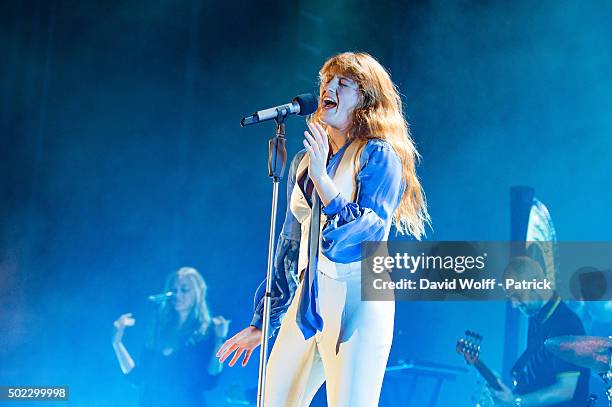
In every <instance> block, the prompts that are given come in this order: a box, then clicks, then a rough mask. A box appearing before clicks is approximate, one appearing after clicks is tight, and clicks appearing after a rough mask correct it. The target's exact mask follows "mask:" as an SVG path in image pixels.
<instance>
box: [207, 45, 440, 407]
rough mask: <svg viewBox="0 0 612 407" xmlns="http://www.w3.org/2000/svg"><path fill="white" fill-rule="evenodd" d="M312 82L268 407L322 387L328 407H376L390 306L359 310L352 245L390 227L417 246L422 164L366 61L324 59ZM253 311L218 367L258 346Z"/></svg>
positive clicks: (283, 264) (425, 218)
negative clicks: (315, 100)
mask: <svg viewBox="0 0 612 407" xmlns="http://www.w3.org/2000/svg"><path fill="white" fill-rule="evenodd" d="M319 77H320V97H319V106H318V109H317V111H316V112H315V114H314V117H313V119H312V120H311V121H309V122H308V128H309V130H310V131H309V132H308V131H307V132H304V136H305V140H304V147H305V150H303V151H301V152H299V153H298V154H297V155H296V157H295V158H294V159H293V161H292V164H291V169H290V173H289V179H288V194H287V195H288V205H287V207H288V211H287V215H286V217H285V223H284V225H283V231H282V233H281V236H280V238H279V241H278V244H277V253H276V259H275V270H274V272H275V275H274V281H273V293H272V295H273V296H272V315H271V326H272V327H273V328H275V327H277V326H278V325H279V324H280V331H279V333H278V338H277V339H276V343H275V345H274V347H273V349H272V352H271V355H270V360H269V363H268V368H267V372H266V392H265V405H266V406H267V407H268V406H271V407H276V406H279V407H280V406H283V407H284V406H307V405H309V403H310V401H311V399H312V397H313V396H314V394H315V393H316V391H317V389H318V388H319V387H320V386H321V384H322V383H323V382H324V381H325V382H326V388H327V399H328V404H329V405H330V406H334V407H338V406H350V407H355V406H364V407H372V406H376V405H378V399H379V395H380V389H381V386H382V380H383V376H384V373H385V367H386V363H387V358H388V356H389V349H390V347H391V342H392V339H393V317H394V312H395V304H394V302H392V301H384V302H383V301H381V302H366V301H361V297H360V294H361V288H360V279H361V277H360V273H361V268H360V260H361V247H360V244H361V243H362V242H365V241H383V240H386V239H387V238H388V236H389V231H390V228H391V224H392V223H393V224H394V225H395V227H396V229H397V230H398V231H399V232H402V233H409V234H411V235H412V236H413V237H415V238H417V239H420V238H421V236H423V235H424V233H425V224H426V223H428V222H429V215H428V213H427V205H426V202H425V197H424V193H423V191H422V188H421V184H420V183H419V180H418V178H417V176H416V171H415V165H416V162H417V160H418V159H419V155H418V152H417V150H416V148H415V146H414V143H413V141H412V139H411V137H410V132H409V130H408V124H407V123H406V120H405V119H404V116H403V114H402V104H401V99H400V96H399V93H398V91H397V88H396V87H395V85H394V84H393V82H392V81H391V78H390V76H389V74H388V73H387V71H386V70H385V69H384V68H383V67H382V66H381V65H380V64H379V63H378V62H377V61H376V60H375V59H374V58H373V57H372V56H370V55H368V54H365V53H352V52H347V53H342V54H339V55H336V56H334V57H332V58H330V59H329V60H327V61H326V62H325V64H324V65H323V67H322V68H321V71H320V72H319ZM319 200H320V203H321V204H322V210H319V207H318V205H319ZM319 212H320V224H319V225H313V228H312V230H311V227H310V226H311V218H313V219H315V220H316V219H317V218H318V213H319ZM317 228H320V229H319V230H320V240H319V239H316V241H315V238H314V237H311V235H312V232H313V231H314V232H315V233H314V236H315V237H316V236H317V233H316V232H317V230H316V229H317ZM310 240H312V241H310ZM310 253H316V255H314V256H312V255H310ZM311 257H313V258H311ZM313 262H314V263H313ZM296 263H297V267H296ZM313 264H314V266H313ZM310 270H313V272H312V273H311V272H310ZM296 290H297V292H298V294H297V295H295V296H294V295H293V294H294V292H296ZM261 310H262V302H261V301H260V303H259V305H258V306H257V308H256V313H255V316H254V318H253V321H252V323H251V326H249V327H248V328H246V329H244V330H242V331H241V332H239V333H238V334H236V335H235V336H234V337H232V338H231V339H229V340H228V341H226V343H225V344H224V345H223V346H222V347H221V349H220V350H219V352H217V356H219V357H220V361H221V362H223V361H224V360H225V359H226V358H227V357H229V356H230V355H231V354H232V353H234V352H235V354H234V356H233V358H232V359H231V361H230V366H232V365H233V364H234V363H235V362H236V361H237V360H238V359H239V358H240V356H241V355H242V354H243V353H245V352H246V353H245V356H244V359H243V362H242V364H243V365H245V364H246V363H247V362H248V359H249V358H250V356H251V353H252V352H253V350H254V349H255V348H256V347H257V345H259V342H260V339H261V330H260V325H261ZM285 313H286V315H285V316H284V318H283V314H285ZM281 320H282V323H281Z"/></svg>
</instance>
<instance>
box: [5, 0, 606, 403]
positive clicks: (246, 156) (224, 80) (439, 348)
mask: <svg viewBox="0 0 612 407" xmlns="http://www.w3.org/2000/svg"><path fill="white" fill-rule="evenodd" d="M301 3H303V4H298V2H296V3H295V4H294V3H293V2H252V3H239V2H211V1H205V0H185V1H179V2H177V1H169V0H155V1H142V0H129V1H86V2H79V1H68V0H55V1H14V2H10V3H9V2H3V4H2V5H1V6H0V197H1V198H0V278H1V282H0V327H1V328H0V329H1V331H2V332H1V333H0V358H1V362H0V366H1V370H0V384H11V385H12V384H67V385H69V386H70V387H71V398H72V402H71V405H79V406H80V405H83V406H106V405H111V404H113V405H115V406H120V405H131V403H133V402H134V400H135V399H136V392H135V391H134V390H133V389H132V388H131V387H129V385H127V383H126V382H125V381H124V380H123V378H122V377H121V374H120V372H119V368H118V366H117V364H116V361H115V359H114V355H113V353H112V348H111V346H110V337H111V332H112V321H113V320H114V319H115V318H116V317H117V316H118V315H119V314H121V313H123V312H128V311H132V312H134V313H135V315H136V317H137V319H138V323H137V327H135V328H133V329H132V330H131V331H129V332H128V333H127V334H126V343H127V346H128V348H129V349H130V350H131V351H132V352H133V353H134V354H135V355H137V354H138V350H139V349H140V346H141V345H142V340H143V338H144V331H145V329H144V328H145V326H146V321H147V319H148V315H149V314H150V309H149V308H148V307H149V306H148V305H147V304H146V303H145V300H144V298H145V297H146V296H147V295H148V294H151V293H154V292H158V291H160V290H161V289H162V285H163V279H164V277H165V275H167V274H168V273H169V272H171V271H173V270H175V269H176V268H178V267H180V266H183V265H191V266H194V267H196V268H198V269H199V270H200V271H201V272H202V274H203V275H204V277H205V279H206V280H207V282H208V285H209V303H210V305H211V307H212V308H213V310H214V313H215V314H223V315H224V316H226V317H227V318H230V319H231V320H232V326H231V329H230V332H231V333H233V332H235V331H237V330H239V329H242V328H243V327H244V326H246V325H247V324H248V321H249V320H250V313H251V306H252V292H253V290H254V288H255V287H256V286H257V284H258V282H259V281H260V280H261V279H262V278H263V276H264V274H265V266H266V254H267V239H268V221H269V206H270V195H271V187H270V182H269V180H268V179H267V173H266V160H267V139H268V137H269V136H271V134H272V132H273V130H274V128H273V126H272V125H271V124H267V125H260V126H258V127H253V128H246V129H241V128H240V127H239V120H240V118H241V117H242V116H243V115H245V114H247V113H250V112H252V111H254V110H256V109H259V108H264V107H268V106H272V105H275V104H279V103H284V102H286V101H288V100H289V99H290V98H291V97H292V96H293V95H294V94H296V93H301V92H304V91H312V90H316V75H317V71H318V68H319V67H320V66H321V64H322V63H323V62H324V60H325V59H326V58H327V57H329V56H330V55H332V54H333V53H336V52H340V51H345V50H361V51H367V52H370V53H372V54H373V55H374V56H375V57H377V58H378V59H379V60H380V61H381V62H382V63H383V64H384V65H385V66H386V67H387V68H388V69H389V70H390V72H391V74H392V77H393V79H394V81H395V82H396V83H397V85H398V86H399V89H400V91H401V93H402V94H403V99H404V103H405V110H406V116H407V118H408V120H409V122H410V123H411V126H412V131H413V135H414V139H415V141H416V143H417V145H418V148H419V150H420V152H421V153H422V155H423V162H422V165H421V166H420V167H419V175H420V177H421V179H422V183H423V186H424V188H425V191H426V193H427V197H428V200H429V208H430V213H431V216H432V220H433V231H430V232H429V235H428V238H430V239H438V240H442V239H448V240H453V239H457V240H459V239H463V240H471V239H473V240H485V239H498V240H501V239H506V238H508V236H509V188H510V187H511V186H513V185H517V184H521V185H530V186H533V187H535V188H536V194H537V196H538V197H539V198H540V199H541V200H542V201H543V202H544V203H545V204H546V205H547V206H548V208H549V209H550V212H551V214H552V216H553V219H554V222H555V224H556V227H557V233H558V236H559V238H560V239H561V240H604V239H608V238H609V232H610V229H611V228H612V217H611V216H610V209H611V208H612V192H611V188H610V186H611V185H612V171H611V170H610V167H611V166H610V160H611V158H612V151H611V150H612V138H611V137H610V136H611V134H612V115H611V114H610V111H611V109H612V82H611V80H610V78H611V77H610V72H612V46H611V45H610V44H611V43H610V38H611V37H612V25H611V24H610V21H612V6H611V5H610V4H609V3H605V2H579V1H541V2H531V1H513V2H506V1H486V2H476V1H454V2H446V1H415V2H410V3H403V2H400V1H388V2H349V1H338V2H333V4H327V2H325V1H323V0H315V1H311V2H308V3H307V4H306V2H301ZM303 129H304V123H303V121H302V120H299V119H291V120H290V121H289V122H288V151H289V154H290V155H293V154H294V153H295V152H297V151H298V149H299V148H300V145H301V137H302V136H301V132H302V130H303ZM283 188H284V184H283ZM284 209H285V202H284V199H282V200H281V203H280V213H281V214H282V213H284ZM281 216H282V215H281ZM279 227H280V225H279ZM503 310H504V304H503V303H495V304H457V303H453V304H427V303H411V304H398V314H397V318H396V325H397V333H396V341H395V345H394V348H393V350H392V355H391V359H390V364H394V363H396V362H397V360H398V359H427V360H433V361H437V362H442V363H448V364H454V365H458V366H460V365H461V363H462V362H461V360H460V358H459V357H458V356H457V355H455V354H454V343H455V341H456V338H457V336H458V335H460V334H461V333H462V332H463V330H464V329H465V328H472V329H476V330H480V331H481V332H483V333H484V334H485V337H486V342H485V344H486V347H485V350H484V356H485V357H486V358H487V359H488V360H490V362H491V365H492V366H493V367H494V368H495V369H497V370H499V369H500V368H501V355H502V345H503V335H504V334H505V333H504V312H503ZM256 375H257V360H256V359H254V360H253V361H252V362H251V363H250V365H249V366H248V367H247V368H246V369H242V368H239V367H237V368H233V369H228V370H226V372H225V373H224V377H223V379H222V382H221V384H220V386H219V387H218V389H217V390H216V391H215V393H214V394H212V395H211V396H210V397H209V398H210V399H211V400H215V402H214V403H213V405H224V401H223V399H224V395H225V394H226V393H227V392H228V391H231V390H229V389H231V388H234V387H235V388H238V389H239V390H240V389H244V388H249V387H253V386H256ZM474 379H475V376H474V375H473V374H471V375H470V376H465V377H462V378H460V380H459V381H458V382H456V383H454V384H453V383H451V384H450V385H448V387H445V389H446V390H447V391H446V392H444V393H443V394H442V396H441V397H442V399H443V400H446V401H444V402H443V403H442V405H457V406H459V405H461V406H462V405H469V404H468V403H469V398H470V394H471V393H472V387H473V386H472V385H473V382H474ZM419 386H421V387H420V388H418V390H417V392H418V395H419V396H418V397H426V396H427V391H428V390H427V384H423V383H422V384H420V385H419ZM416 403H417V404H419V403H418V402H416ZM415 405H416V404H415Z"/></svg>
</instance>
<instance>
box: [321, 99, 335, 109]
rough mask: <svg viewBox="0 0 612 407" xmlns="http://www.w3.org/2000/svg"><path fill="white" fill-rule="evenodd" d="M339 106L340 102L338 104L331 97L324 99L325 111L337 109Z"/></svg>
mask: <svg viewBox="0 0 612 407" xmlns="http://www.w3.org/2000/svg"><path fill="white" fill-rule="evenodd" d="M337 106H338V102H336V101H335V100H334V99H332V98H331V97H329V96H325V98H323V109H325V110H329V109H335V108H336V107H337Z"/></svg>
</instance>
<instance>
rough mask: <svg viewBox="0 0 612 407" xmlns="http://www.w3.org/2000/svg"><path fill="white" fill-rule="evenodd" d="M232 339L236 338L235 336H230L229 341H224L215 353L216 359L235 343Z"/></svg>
mask: <svg viewBox="0 0 612 407" xmlns="http://www.w3.org/2000/svg"><path fill="white" fill-rule="evenodd" d="M234 338H236V335H234V336H232V337H231V338H230V339H228V340H227V341H225V343H224V344H223V345H221V347H220V348H219V350H218V351H217V355H216V356H217V357H220V356H221V355H223V354H224V353H225V352H226V350H227V349H228V348H229V347H230V346H232V345H233V344H234V342H235V339H234Z"/></svg>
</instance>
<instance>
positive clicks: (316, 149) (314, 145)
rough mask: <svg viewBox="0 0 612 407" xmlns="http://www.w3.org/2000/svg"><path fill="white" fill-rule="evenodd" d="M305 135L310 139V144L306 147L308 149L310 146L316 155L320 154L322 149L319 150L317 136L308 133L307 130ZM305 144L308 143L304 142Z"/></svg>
mask: <svg viewBox="0 0 612 407" xmlns="http://www.w3.org/2000/svg"><path fill="white" fill-rule="evenodd" d="M304 137H306V140H305V141H308V146H307V147H306V149H308V147H310V149H311V150H312V152H313V154H314V155H315V157H318V156H320V155H321V151H320V150H319V143H317V141H316V140H315V138H314V137H313V136H311V135H310V133H308V132H307V131H305V132H304ZM304 145H306V143H304Z"/></svg>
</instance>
